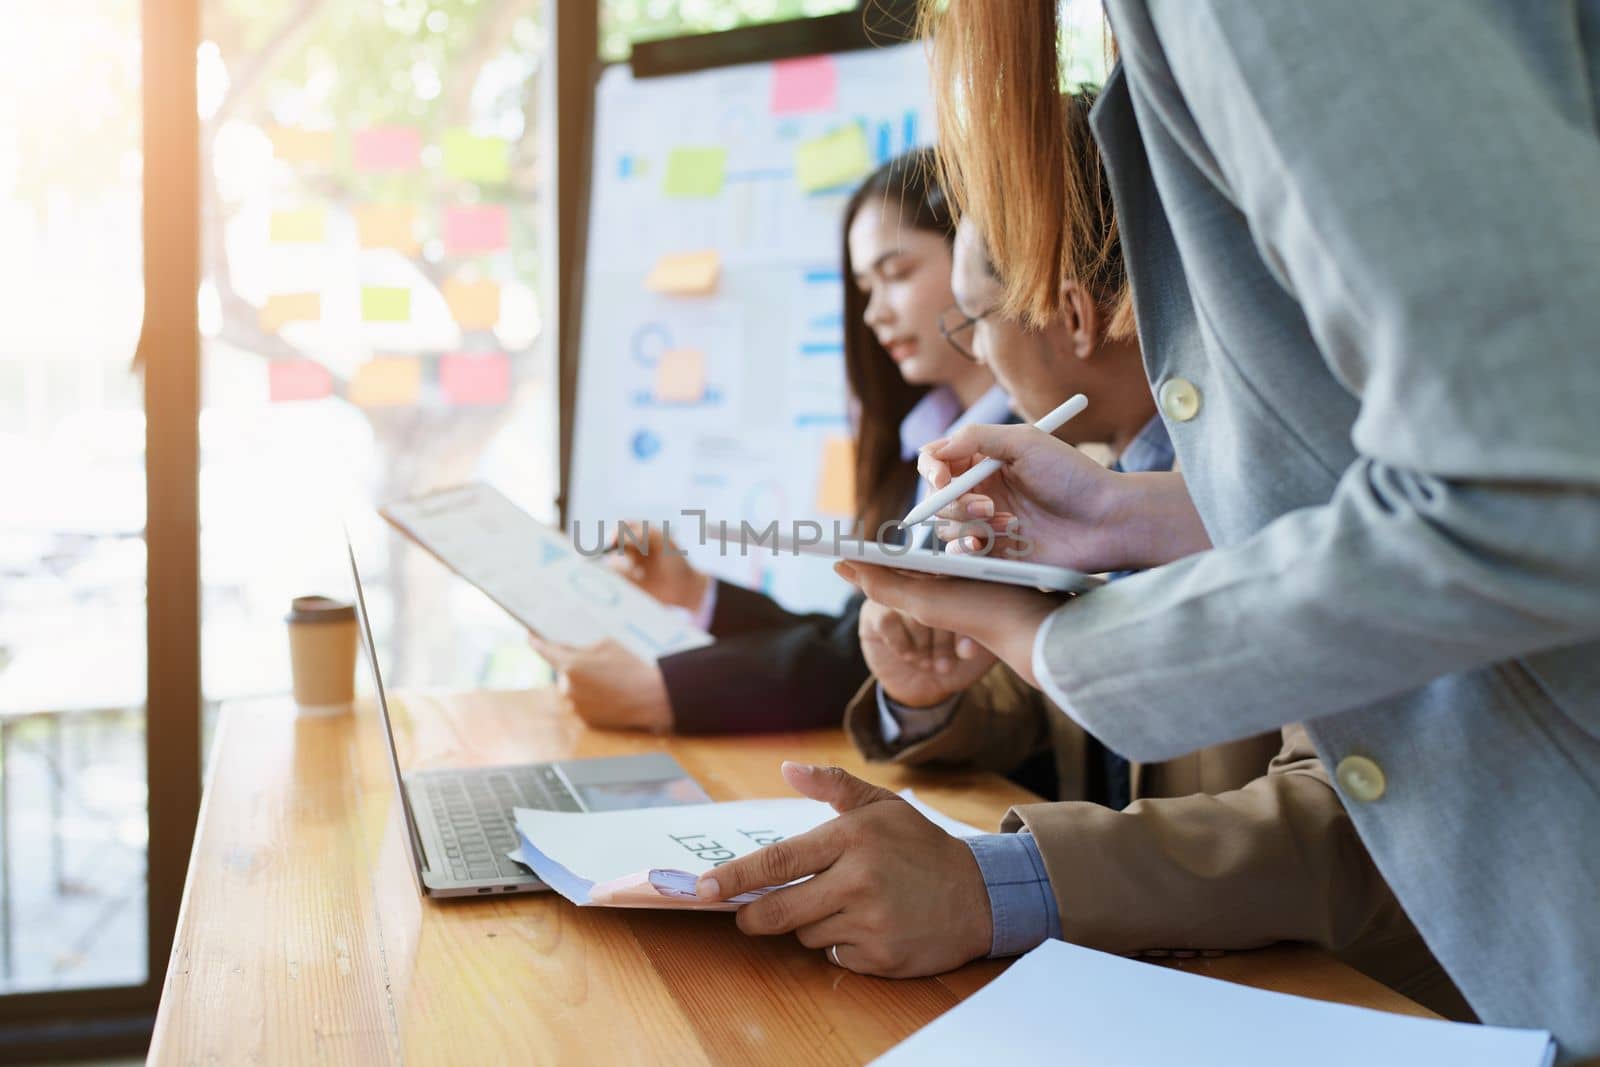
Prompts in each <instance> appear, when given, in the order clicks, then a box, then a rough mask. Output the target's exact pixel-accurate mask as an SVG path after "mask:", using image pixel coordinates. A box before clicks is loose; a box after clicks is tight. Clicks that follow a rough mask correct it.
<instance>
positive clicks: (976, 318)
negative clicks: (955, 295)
mask: <svg viewBox="0 0 1600 1067" xmlns="http://www.w3.org/2000/svg"><path fill="white" fill-rule="evenodd" d="M997 310H999V309H998V308H990V309H989V310H988V311H983V312H979V313H978V314H976V315H968V314H967V313H966V312H965V311H962V310H961V306H960V305H959V304H951V305H950V306H949V307H947V308H945V309H944V312H943V313H942V314H941V315H940V316H939V335H940V336H941V337H943V338H944V339H945V340H946V341H948V342H950V347H951V348H953V349H955V350H956V351H957V352H959V353H961V355H963V356H964V357H966V358H967V359H969V360H971V361H972V362H974V363H982V362H983V361H982V360H981V359H979V358H978V354H977V353H976V352H974V351H973V350H972V349H973V345H972V335H973V332H974V331H975V330H976V329H977V328H978V323H980V322H982V321H983V320H984V319H986V318H988V317H989V316H990V315H993V314H994V313H995V312H996V311H997Z"/></svg>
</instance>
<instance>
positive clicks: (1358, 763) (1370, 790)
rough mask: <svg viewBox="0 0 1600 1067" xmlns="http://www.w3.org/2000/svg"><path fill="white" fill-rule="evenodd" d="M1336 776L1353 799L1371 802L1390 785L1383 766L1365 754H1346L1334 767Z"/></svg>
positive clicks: (1381, 794)
mask: <svg viewBox="0 0 1600 1067" xmlns="http://www.w3.org/2000/svg"><path fill="white" fill-rule="evenodd" d="M1333 776H1334V778H1336V779H1338V782H1339V785H1340V787H1341V788H1342V789H1344V791H1345V793H1346V795H1348V796H1349V797H1350V799H1351V800H1359V801H1361V802H1362V803H1366V804H1370V803H1372V802H1373V801H1374V800H1377V799H1378V798H1379V797H1381V796H1383V791H1384V790H1385V789H1387V788H1388V787H1389V783H1388V781H1387V780H1386V779H1385V778H1384V776H1383V768H1382V767H1380V766H1378V765H1377V764H1376V763H1375V762H1373V761H1372V760H1370V759H1368V758H1367V757H1365V756H1346V757H1345V758H1344V759H1342V760H1340V761H1339V765H1338V766H1337V767H1335V768H1334V769H1333Z"/></svg>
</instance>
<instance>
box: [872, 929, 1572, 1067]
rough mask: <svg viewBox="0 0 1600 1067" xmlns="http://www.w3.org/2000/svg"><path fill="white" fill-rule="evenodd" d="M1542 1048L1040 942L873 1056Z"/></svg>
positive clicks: (1397, 1055)
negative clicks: (990, 979)
mask: <svg viewBox="0 0 1600 1067" xmlns="http://www.w3.org/2000/svg"><path fill="white" fill-rule="evenodd" d="M1555 1051H1556V1050H1555V1042H1554V1041H1552V1040H1551V1037H1550V1034H1549V1033H1548V1032H1547V1031H1544V1030H1509V1029H1505V1028H1503V1027H1497V1026H1471V1025H1467V1024H1465V1023H1450V1022H1443V1021H1441V1020H1437V1019H1418V1018H1413V1017H1411V1016H1406V1015H1391V1014H1389V1013H1388V1012H1382V1011H1373V1010H1371V1009H1369V1008H1352V1007H1349V1006H1348V1005H1345V1004H1329V1003H1327V1002H1326V1001H1321V1000H1309V999H1307V998H1305V997H1293V996H1289V995H1288V994H1286V993H1269V992H1266V991H1264V990H1260V989H1250V988H1248V987H1246V986H1241V985H1234V984H1233V983H1232V982H1222V981H1218V980H1217V979H1214V978H1202V977H1200V976H1199V975H1194V974H1185V973H1184V972H1182V971H1175V970H1169V969H1167V968H1165V967H1157V966H1155V965H1153V964H1149V963H1139V962H1137V961H1134V960H1129V959H1124V958H1123V957H1121V956H1112V955H1108V954H1106V953H1104V952H1095V951H1093V950H1091V949H1086V948H1079V947H1078V946H1076V945H1069V944H1066V943H1065V942H1062V941H1046V942H1045V943H1044V944H1043V945H1040V946H1039V947H1038V948H1036V949H1034V950H1033V951H1032V952H1030V953H1028V954H1027V955H1026V956H1024V957H1022V959H1020V960H1018V961H1017V962H1016V963H1014V964H1012V965H1011V968H1010V969H1009V970H1008V971H1006V973H1005V974H1003V975H1001V976H1000V977H999V978H996V979H995V980H994V981H993V982H990V983H989V984H988V985H987V986H985V987H984V988H982V989H980V990H979V991H978V992H977V993H975V994H973V995H972V996H971V997H969V998H967V999H966V1000H965V1001H963V1002H962V1003H961V1004H959V1005H957V1006H956V1007H954V1008H952V1009H951V1010H950V1011H948V1012H946V1013H945V1014H944V1015H942V1016H940V1017H939V1018H938V1019H935V1020H934V1021H933V1022H932V1023H929V1024H928V1025H927V1026H925V1027H923V1028H922V1029H921V1030H918V1031H917V1032H916V1033H914V1034H912V1035H911V1036H910V1037H909V1038H907V1039H906V1040H905V1041H904V1042H902V1043H901V1044H900V1045H898V1046H896V1047H895V1048H893V1049H891V1050H890V1051H889V1052H888V1053H887V1054H886V1055H885V1056H883V1057H882V1058H881V1059H879V1060H877V1061H876V1062H877V1063H878V1064H881V1065H883V1067H901V1065H905V1067H911V1065H916V1067H926V1065H928V1064H946V1063H948V1064H970V1063H982V1062H986V1061H990V1060H993V1059H994V1058H995V1057H996V1056H997V1055H1000V1056H1003V1057H1004V1059H1005V1061H1006V1062H1007V1063H1008V1064H1010V1063H1016V1064H1032V1063H1041V1064H1043V1063H1048V1064H1062V1063H1092V1064H1096V1065H1097V1067H1122V1065H1126V1067H1133V1065H1135V1064H1138V1065H1144V1064H1161V1065H1166V1064H1174V1063H1181V1064H1184V1065H1185V1067H1249V1065H1252V1064H1262V1065H1266V1064H1272V1065H1274V1067H1276V1065H1278V1064H1283V1063H1293V1064H1295V1067H1348V1065H1349V1064H1353V1063H1354V1064H1360V1065H1361V1067H1391V1065H1392V1067H1415V1065H1417V1064H1420V1063H1448V1064H1450V1065H1451V1067H1548V1065H1549V1064H1551V1063H1553V1062H1554V1061H1555Z"/></svg>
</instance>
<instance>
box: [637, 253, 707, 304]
mask: <svg viewBox="0 0 1600 1067" xmlns="http://www.w3.org/2000/svg"><path fill="white" fill-rule="evenodd" d="M721 270H722V256H721V255H719V254H718V253H717V251H716V250H715V249H708V250H706V251H704V252H678V253H675V254H673V255H667V256H662V257H661V258H660V259H658V260H656V265H655V266H654V267H652V268H651V269H650V273H649V274H648V275H646V277H645V279H644V287H645V288H646V289H648V290H650V291H651V292H652V293H673V294H675V295H678V296H705V295H706V294H708V293H710V292H712V291H713V290H715V289H716V287H717V276H718V274H720V273H721Z"/></svg>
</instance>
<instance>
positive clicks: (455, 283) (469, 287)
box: [444, 278, 500, 330]
mask: <svg viewBox="0 0 1600 1067" xmlns="http://www.w3.org/2000/svg"><path fill="white" fill-rule="evenodd" d="M444 300H445V303H446V304H449V305H450V316H451V317H452V318H454V319H455V320H456V325H457V326H460V327H461V328H462V329H463V330H492V329H494V326H495V324H496V323H497V322H499V321H500V283H499V282H496V281H490V280H488V279H484V280H483V281H477V282H464V281H462V280H460V279H459V278H452V279H451V280H450V281H447V282H445V283H444Z"/></svg>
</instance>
